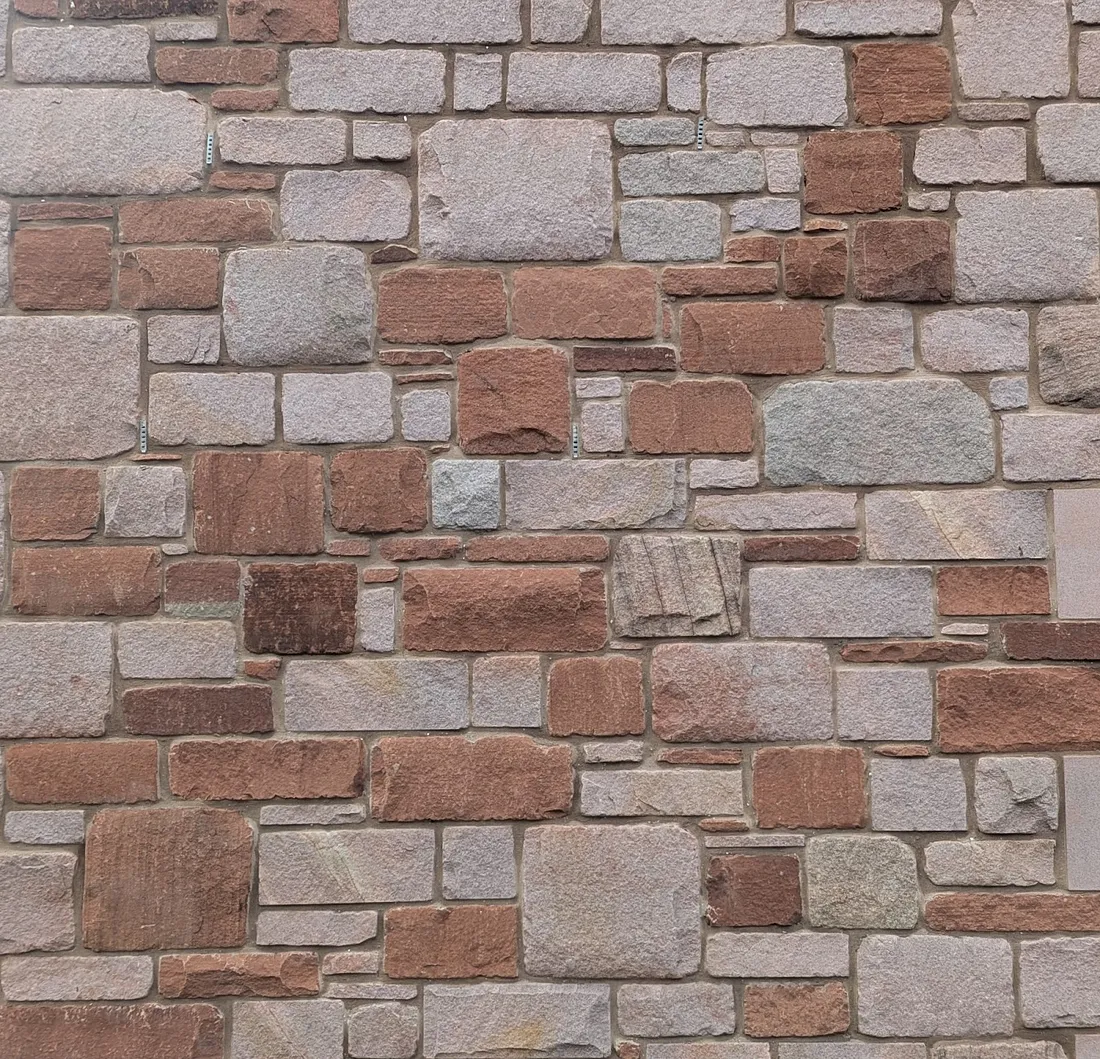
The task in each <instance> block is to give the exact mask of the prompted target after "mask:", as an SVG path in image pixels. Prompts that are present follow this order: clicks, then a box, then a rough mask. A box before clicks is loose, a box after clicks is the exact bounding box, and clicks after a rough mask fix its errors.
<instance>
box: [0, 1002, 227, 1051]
mask: <svg viewBox="0 0 1100 1059" xmlns="http://www.w3.org/2000/svg"><path fill="white" fill-rule="evenodd" d="M224 1035H225V1027H224V1017H223V1015H222V1013H221V1012H220V1011H219V1010H218V1009H217V1008H216V1007H214V1005H213V1004H171V1005H168V1004H64V1005H45V1004H5V1005H4V1008H3V1010H2V1011H0V1040H2V1041H3V1042H4V1046H5V1049H6V1050H7V1051H8V1053H9V1054H10V1055H12V1056H13V1057H15V1059H25V1057H30V1056H33V1055H35V1054H36V1053H37V1054H39V1055H43V1054H45V1055H48V1054H49V1053H50V1052H51V1051H52V1052H54V1053H55V1054H57V1055H72V1056H76V1055H80V1053H81V1052H84V1054H86V1055H95V1056H104V1057H106V1056H110V1057H111V1059H146V1057H148V1056H150V1055H157V1056H158V1057H163V1059H221V1057H222V1055H223V1054H224V1049H225V1045H224Z"/></svg>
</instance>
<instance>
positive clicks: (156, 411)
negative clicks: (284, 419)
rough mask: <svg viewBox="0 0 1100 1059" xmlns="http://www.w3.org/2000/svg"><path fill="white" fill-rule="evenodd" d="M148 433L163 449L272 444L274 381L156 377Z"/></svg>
mask: <svg viewBox="0 0 1100 1059" xmlns="http://www.w3.org/2000/svg"><path fill="white" fill-rule="evenodd" d="M149 432H150V434H151V435H152V436H153V437H154V438H156V440H157V441H159V442H160V443H161V444H163V445H264V444H266V443H267V442H269V441H274V439H275V376H274V375H267V374H264V373H262V372H250V373H247V374H246V373H243V372H218V373H212V372H206V373H200V372H187V371H178V372H157V373H156V374H155V375H153V376H151V377H150V379H149Z"/></svg>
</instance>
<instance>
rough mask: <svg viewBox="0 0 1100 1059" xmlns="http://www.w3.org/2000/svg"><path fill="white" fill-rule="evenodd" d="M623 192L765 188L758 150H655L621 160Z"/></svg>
mask: <svg viewBox="0 0 1100 1059" xmlns="http://www.w3.org/2000/svg"><path fill="white" fill-rule="evenodd" d="M619 186H620V187H621V188H622V192H623V194H624V195H722V194H735V193H739V192H742V191H763V190H764V158H763V155H761V153H760V152H759V151H730V152H724V153H718V152H713V153H707V152H704V153H699V152H698V151H656V152H651V153H648V154H632V155H627V156H626V157H625V158H623V159H622V161H620V163H619Z"/></svg>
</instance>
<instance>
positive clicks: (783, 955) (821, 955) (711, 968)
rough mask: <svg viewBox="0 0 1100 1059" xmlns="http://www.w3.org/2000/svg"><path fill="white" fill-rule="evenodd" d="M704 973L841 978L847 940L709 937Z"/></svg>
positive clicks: (796, 934) (804, 934)
mask: <svg viewBox="0 0 1100 1059" xmlns="http://www.w3.org/2000/svg"><path fill="white" fill-rule="evenodd" d="M707 973H708V974H711V975H714V976H715V977H717V978H833V977H844V976H846V975H847V974H848V938H847V936H846V935H844V934H826V933H810V932H809V931H785V932H775V933H768V934H753V933H750V932H748V931H740V932H738V933H732V932H727V933H721V934H712V935H711V936H710V938H709V939H708V940H707ZM783 1047H784V1048H785V1049H786V1048H792V1047H794V1046H793V1045H784V1046H783ZM832 1047H836V1045H833V1046H832ZM806 1059H810V1057H809V1056H807V1057H806ZM822 1059H827V1057H826V1056H822ZM910 1059H912V1057H910Z"/></svg>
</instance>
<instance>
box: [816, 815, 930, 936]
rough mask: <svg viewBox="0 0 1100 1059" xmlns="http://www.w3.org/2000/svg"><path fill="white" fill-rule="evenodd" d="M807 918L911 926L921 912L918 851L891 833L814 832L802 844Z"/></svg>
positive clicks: (821, 922)
mask: <svg viewBox="0 0 1100 1059" xmlns="http://www.w3.org/2000/svg"><path fill="white" fill-rule="evenodd" d="M806 884H807V889H808V894H807V897H808V907H809V921H810V923H811V924H813V926H815V927H842V928H845V929H848V930H911V929H912V928H913V927H915V926H916V925H917V919H918V917H919V916H920V884H919V882H918V880H917V855H916V854H915V853H914V852H913V849H912V847H911V846H907V845H906V844H905V843H904V842H902V841H900V840H899V839H896V838H894V837H893V836H892V835H835V836H834V835H828V836H822V835H818V836H816V837H814V838H811V839H810V841H809V842H808V843H807V844H806Z"/></svg>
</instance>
